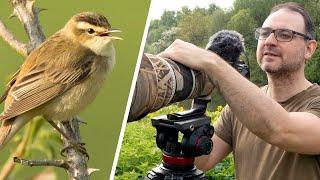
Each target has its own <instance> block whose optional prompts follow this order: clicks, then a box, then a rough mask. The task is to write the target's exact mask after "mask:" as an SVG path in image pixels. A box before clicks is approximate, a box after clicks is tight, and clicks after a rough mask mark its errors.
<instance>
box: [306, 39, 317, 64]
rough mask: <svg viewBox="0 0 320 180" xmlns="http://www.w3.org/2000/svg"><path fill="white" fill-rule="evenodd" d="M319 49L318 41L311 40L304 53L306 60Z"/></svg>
mask: <svg viewBox="0 0 320 180" xmlns="http://www.w3.org/2000/svg"><path fill="white" fill-rule="evenodd" d="M316 49H317V41H316V40H309V41H308V42H307V47H306V53H305V54H304V58H305V59H306V60H308V59H310V58H311V56H312V55H313V53H314V52H315V51H316Z"/></svg>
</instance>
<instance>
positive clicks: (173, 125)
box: [145, 99, 214, 180]
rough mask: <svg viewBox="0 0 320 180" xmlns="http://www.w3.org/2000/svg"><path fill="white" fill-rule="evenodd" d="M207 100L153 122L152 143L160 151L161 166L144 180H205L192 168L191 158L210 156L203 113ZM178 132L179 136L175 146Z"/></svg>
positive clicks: (210, 130)
mask: <svg viewBox="0 0 320 180" xmlns="http://www.w3.org/2000/svg"><path fill="white" fill-rule="evenodd" d="M208 102H209V101H208V100H204V99H194V104H193V108H192V109H191V110H188V111H184V112H181V113H174V114H168V115H164V116H159V117H155V118H153V119H152V120H151V121H152V126H154V127H155V128H156V129H157V136H156V142H157V146H158V147H159V148H160V149H161V150H162V162H161V163H160V164H159V165H158V166H157V167H156V168H154V169H152V170H151V171H149V172H148V174H147V176H146V177H145V179H146V180H149V179H153V180H162V179H174V180H188V179H201V180H202V179H207V178H206V177H205V176H204V173H203V172H202V171H200V170H198V169H197V168H196V167H195V165H194V160H195V157H197V156H201V155H207V154H210V152H211V150H212V141H211V137H212V136H213V133H214V129H213V127H212V126H211V125H210V118H209V117H207V116H206V115H205V114H204V113H205V111H206V107H207V103H208ZM179 132H180V133H182V134H183V137H182V140H181V142H179Z"/></svg>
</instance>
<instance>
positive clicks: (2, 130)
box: [0, 116, 30, 150]
mask: <svg viewBox="0 0 320 180" xmlns="http://www.w3.org/2000/svg"><path fill="white" fill-rule="evenodd" d="M29 120H30V119H28V118H25V117H23V116H22V117H21V116H18V117H14V118H12V119H7V120H2V125H1V127H0V150H2V149H3V148H4V146H5V145H6V144H7V143H8V142H9V140H10V139H11V138H12V137H13V136H14V135H15V134H16V133H17V132H18V131H19V130H20V129H21V128H22V127H23V126H24V125H25V124H26V123H27V122H28V121H29ZM0 121H1V116H0Z"/></svg>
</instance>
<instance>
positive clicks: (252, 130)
mask: <svg viewBox="0 0 320 180" xmlns="http://www.w3.org/2000/svg"><path fill="white" fill-rule="evenodd" d="M313 34H314V30H313V25H312V22H311V20H310V17H309V15H308V13H307V12H306V11H305V10H304V9H303V8H302V7H300V6H299V5H298V4H296V3H284V4H280V5H277V6H275V7H274V8H273V9H272V10H271V13H270V14H269V16H268V17H267V19H266V20H265V21H264V23H263V25H262V28H258V29H257V30H256V35H257V38H258V46H257V52H256V57H257V61H258V64H259V65H260V67H261V68H262V70H264V71H265V72H266V73H267V77H268V85H267V86H265V87H263V88H262V89H260V88H258V87H257V86H256V85H254V84H253V83H251V82H249V81H248V80H246V79H245V78H244V77H242V76H241V75H240V74H239V73H238V72H236V71H235V70H234V69H233V68H232V67H231V66H230V65H228V64H227V63H226V62H225V61H223V59H221V58H220V57H219V56H217V55H216V54H214V53H212V52H209V51H206V50H204V49H201V48H198V47H196V46H194V45H193V44H190V43H187V42H183V41H181V40H176V41H175V42H174V43H173V44H172V45H171V46H170V47H168V48H167V49H166V50H165V51H164V52H163V53H161V54H159V55H160V56H162V57H167V58H171V59H174V60H176V61H178V62H180V63H182V64H185V65H187V66H189V67H191V68H193V69H197V70H200V71H203V72H205V73H206V74H207V75H208V76H209V77H210V79H211V81H212V82H213V83H214V84H215V85H216V87H218V88H219V90H220V92H221V94H222V96H223V97H224V98H225V100H226V102H227V104H228V105H227V106H226V107H225V108H224V110H223V112H222V114H221V117H220V118H219V120H218V123H217V124H216V125H215V130H216V131H215V135H214V136H213V151H212V152H211V154H210V155H208V156H202V157H200V158H197V159H196V165H197V167H198V168H200V169H202V170H204V171H206V170H208V169H210V168H212V167H213V166H214V165H215V164H217V163H218V162H219V161H221V160H222V159H223V158H224V157H226V156H227V155H228V154H229V153H230V152H231V151H232V152H233V154H234V161H235V170H236V171H235V174H236V178H237V179H259V180H260V179H308V180H310V179H320V161H319V156H318V155H319V154H320V87H319V86H318V85H316V84H312V83H310V82H309V81H308V80H307V79H306V78H305V75H304V67H305V62H306V61H307V60H309V59H310V58H311V56H312V54H313V53H314V51H315V49H316V47H317V42H316V41H315V40H314V37H313ZM195 60H196V61H195Z"/></svg>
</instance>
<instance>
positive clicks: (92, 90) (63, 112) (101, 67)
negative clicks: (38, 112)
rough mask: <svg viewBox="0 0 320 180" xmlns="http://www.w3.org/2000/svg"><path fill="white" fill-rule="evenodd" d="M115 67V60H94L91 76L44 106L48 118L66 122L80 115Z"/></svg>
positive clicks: (100, 57)
mask: <svg viewBox="0 0 320 180" xmlns="http://www.w3.org/2000/svg"><path fill="white" fill-rule="evenodd" d="M113 65H114V58H112V59H110V58H106V57H102V56H98V57H97V58H95V59H94V63H93V67H92V72H91V75H90V76H89V77H88V78H87V79H85V80H84V81H83V82H82V83H80V84H78V85H76V86H74V87H72V88H71V89H69V90H68V91H66V92H64V93H63V94H62V95H61V96H58V97H57V98H55V99H53V100H52V101H50V102H48V103H49V105H46V106H44V110H43V111H44V114H45V117H46V118H50V119H52V120H56V121H58V120H65V119H68V118H71V117H74V116H76V115H78V114H79V113H80V112H81V111H83V110H84V109H85V107H86V106H87V105H88V104H90V103H91V102H92V101H93V100H94V99H95V97H96V96H97V94H98V92H99V90H100V89H101V87H102V85H103V84H104V81H105V79H106V76H107V74H109V73H110V71H111V70H112V67H113Z"/></svg>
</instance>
